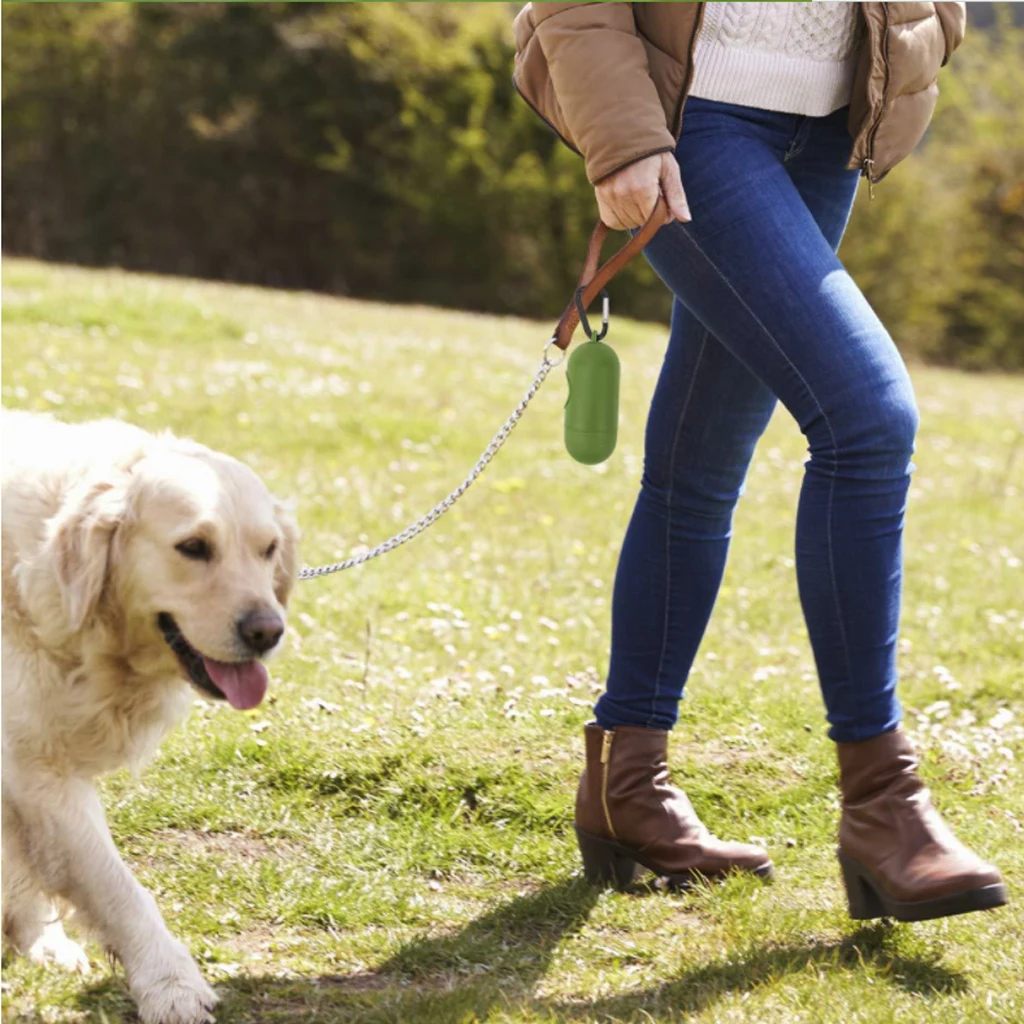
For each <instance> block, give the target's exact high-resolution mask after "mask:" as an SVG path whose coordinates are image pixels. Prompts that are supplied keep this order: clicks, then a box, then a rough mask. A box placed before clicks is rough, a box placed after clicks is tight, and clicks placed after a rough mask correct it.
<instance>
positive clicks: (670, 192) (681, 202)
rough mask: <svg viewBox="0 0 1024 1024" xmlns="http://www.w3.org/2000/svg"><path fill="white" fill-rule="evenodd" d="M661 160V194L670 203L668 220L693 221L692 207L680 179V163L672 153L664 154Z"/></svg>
mask: <svg viewBox="0 0 1024 1024" xmlns="http://www.w3.org/2000/svg"><path fill="white" fill-rule="evenodd" d="M661 156H662V160H661V192H662V195H664V197H665V201H666V202H667V203H668V210H669V215H668V218H667V220H678V221H683V222H684V223H685V222H686V221H689V220H692V219H693V218H692V217H691V216H690V206H689V204H688V203H687V201H686V193H685V192H684V191H683V182H682V179H681V178H680V177H679V163H678V161H677V160H676V158H675V156H674V155H673V154H672V153H662V154H661Z"/></svg>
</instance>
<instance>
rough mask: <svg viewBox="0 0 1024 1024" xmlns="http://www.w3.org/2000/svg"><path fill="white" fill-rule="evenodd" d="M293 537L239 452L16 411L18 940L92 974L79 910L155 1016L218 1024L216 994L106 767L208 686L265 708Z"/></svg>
mask: <svg viewBox="0 0 1024 1024" xmlns="http://www.w3.org/2000/svg"><path fill="white" fill-rule="evenodd" d="M296 544H297V531H296V528H295V526H294V524H293V521H292V519H291V518H290V516H289V515H288V513H287V512H286V511H285V509H284V508H283V506H282V505H281V504H280V503H279V502H277V501H275V500H274V498H273V497H272V496H271V495H270V494H269V492H268V491H267V489H266V488H265V487H264V485H263V484H262V482H261V481H260V480H259V478H258V477H257V476H256V475H255V474H254V473H253V472H252V471H250V470H249V469H247V468H246V467H245V466H243V465H242V464H241V463H239V462H237V461H235V460H234V459H232V458H229V457H228V456H226V455H221V454H219V453H217V452H213V451H211V450H210V449H208V448H204V447H202V446H201V445H198V444H194V443H192V442H190V441H183V440H179V439H177V438H174V437H172V436H170V435H162V436H158V437H157V436H153V435H151V434H148V433H146V432H144V431H142V430H139V429H137V428H135V427H131V426H128V425H126V424H123V423H117V422H113V421H101V422H97V423H88V424H80V425H68V424H64V423H60V422H57V421H56V420H53V419H50V418H49V417H44V416H38V415H33V414H29V413H21V412H7V411H5V412H4V413H3V665H2V668H3V776H2V779H3V782H2V789H3V935H4V942H5V945H6V946H7V947H9V948H11V947H12V948H13V949H14V950H16V951H19V952H22V953H25V954H27V955H29V956H32V957H35V958H39V959H54V960H57V961H59V962H60V963H62V964H64V965H66V966H68V967H71V968H79V969H84V968H85V967H86V966H87V963H88V961H87V960H86V958H85V955H84V953H83V951H82V950H81V948H80V947H79V946H78V945H77V944H76V943H73V942H72V941H71V940H70V939H68V938H67V936H66V935H65V934H64V931H63V928H62V926H61V923H60V916H59V913H58V910H57V905H58V904H60V905H64V904H70V906H71V907H72V908H73V909H74V911H75V914H76V918H77V917H80V918H81V919H82V920H83V921H84V923H85V924H86V925H87V926H88V927H90V928H92V929H94V930H95V931H96V932H97V933H98V935H99V937H100V939H101V940H102V941H103V942H104V943H105V944H106V945H107V947H108V948H109V949H110V950H112V951H113V953H114V954H116V956H117V957H119V958H120V960H121V961H122V963H123V964H124V967H125V971H126V974H127V979H128V984H129V987H130V990H131V992H132V995H133V997H134V998H135V1000H136V1002H137V1004H138V1008H139V1014H140V1017H141V1019H142V1021H143V1022H144V1024H198V1022H202V1021H207V1020H210V1019H212V1018H211V1016H210V1010H211V1008H212V1007H213V1005H214V1003H215V1002H216V996H215V994H214V992H213V990H212V989H211V988H210V987H209V986H208V985H207V984H206V982H205V981H204V980H203V978H202V976H201V975H200V973H199V970H198V968H197V967H196V965H195V963H194V961H193V960H192V958H191V956H190V955H189V954H188V952H187V951H186V949H185V947H184V946H183V945H182V944H181V943H179V942H178V941H177V940H175V939H174V938H173V937H172V936H171V934H170V932H169V931H168V929H167V926H166V925H165V924H164V922H163V919H162V918H161V916H160V912H159V911H158V910H157V907H156V904H155V902H154V900H153V898H152V896H150V894H149V893H148V892H146V891H145V890H144V889H143V888H142V886H140V885H139V883H138V882H137V881H136V880H135V879H134V877H133V876H132V874H131V872H130V871H129V870H128V868H127V866H126V865H125V864H124V862H123V861H122V860H121V858H120V856H119V855H118V853H117V850H116V849H115V847H114V843H113V841H112V840H111V837H110V833H109V831H108V829H107V825H106V822H105V819H104V815H103V809H102V807H101V805H100V801H99V797H98V795H97V792H96V789H95V788H94V785H93V779H94V778H95V777H96V776H98V775H100V774H102V773H104V772H108V771H111V770H113V769H116V768H118V767H121V766H122V765H129V766H138V765H139V764H140V763H142V762H143V761H144V760H145V758H146V757H147V756H148V755H149V754H151V753H152V752H153V750H154V749H155V747H156V745H157V744H158V742H159V741H160V739H161V737H163V735H164V734H165V733H166V732H167V731H168V730H169V729H170V728H171V727H172V726H174V725H175V724H176V723H177V722H178V721H180V720H181V718H183V717H184V715H185V714H186V713H187V711H188V709H189V707H190V705H191V703H192V696H193V688H195V689H199V690H201V691H204V692H205V693H206V694H208V695H210V696H213V697H226V698H227V699H228V700H229V701H230V703H231V704H232V705H233V706H235V707H239V708H246V707H252V706H255V705H256V704H258V703H259V702H260V700H261V699H262V698H263V695H264V693H265V691H266V686H267V679H268V677H267V672H266V669H265V668H264V666H263V664H262V662H261V660H260V659H261V658H264V657H266V656H269V655H270V654H272V653H273V652H274V651H275V650H276V649H277V648H278V647H279V646H280V641H281V638H282V637H283V633H284V614H285V605H286V603H287V599H288V594H289V591H290V589H291V585H292V582H293V580H294V577H295V567H296ZM189 684H191V687H190V685H189ZM55 901H57V903H55Z"/></svg>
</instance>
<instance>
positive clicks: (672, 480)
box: [647, 327, 711, 729]
mask: <svg viewBox="0 0 1024 1024" xmlns="http://www.w3.org/2000/svg"><path fill="white" fill-rule="evenodd" d="M710 333H711V332H710V331H708V329H707V328H706V327H705V328H704V333H703V335H701V339H700V349H699V351H698V352H697V359H696V361H695V363H694V365H693V376H692V377H691V378H690V387H689V389H688V390H687V392H686V398H685V399H684V400H683V408H682V411H681V412H680V413H679V419H678V421H677V422H676V433H675V437H673V439H672V452H671V454H670V455H669V459H668V474H669V476H668V480H669V483H668V525H667V526H666V528H665V627H664V631H663V632H662V636H661V654H660V655H659V656H658V670H657V672H655V673H654V693H653V694H652V695H651V713H650V715H649V716H648V719H647V728H648V729H650V728H651V727H652V723H653V722H654V718H655V715H656V714H657V705H658V698H659V697H660V696H661V672H662V669H663V668H664V666H665V653H666V651H667V650H668V629H669V612H670V611H671V608H672V502H673V499H674V498H675V486H676V474H675V466H676V451H677V450H678V448H679V437H680V435H681V434H682V432H683V421H684V420H685V419H686V414H687V412H689V409H690V399H692V398H693V391H694V387H695V386H696V383H697V376H698V374H699V373H700V364H701V361H702V360H703V359H704V350H705V349H706V348H707V344H708V337H709V335H710Z"/></svg>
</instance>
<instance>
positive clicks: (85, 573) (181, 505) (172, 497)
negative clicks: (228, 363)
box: [47, 439, 298, 709]
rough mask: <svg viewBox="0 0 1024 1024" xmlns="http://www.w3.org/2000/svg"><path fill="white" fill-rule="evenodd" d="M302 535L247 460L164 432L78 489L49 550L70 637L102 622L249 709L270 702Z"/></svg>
mask: <svg viewBox="0 0 1024 1024" xmlns="http://www.w3.org/2000/svg"><path fill="white" fill-rule="evenodd" d="M297 539H298V533H297V530H296V527H295V524H294V521H293V520H292V518H291V516H290V514H289V513H288V511H287V510H286V509H285V508H284V506H283V505H282V504H281V503H280V502H278V501H276V500H275V499H274V498H273V496H272V495H271V494H270V493H269V491H268V490H267V489H266V487H265V486H264V485H263V483H262V482H261V481H260V479H259V478H258V477H257V476H256V474H255V473H253V472H252V471H251V470H249V469H248V468H247V467H245V466H244V465H242V464H241V463H240V462H237V461H236V460H234V459H232V458H229V457H228V456H225V455H221V454H218V453H216V452H213V451H210V450H209V449H207V448H203V447H201V446H200V445H193V444H191V443H189V442H183V441H177V440H173V439H160V440H159V441H158V442H157V443H155V444H154V445H153V447H152V448H150V449H149V450H147V451H146V452H144V453H143V454H142V455H141V456H140V457H139V458H137V459H136V460H135V461H134V462H132V463H131V464H130V465H127V466H125V467H122V468H120V469H116V470H113V471H112V472H111V473H110V474H109V476H107V477H105V478H104V479H101V480H92V481H88V482H86V483H84V484H83V485H82V486H81V488H80V490H79V492H78V493H76V494H73V495H71V496H70V497H69V500H68V502H67V503H66V505H65V509H64V511H63V512H62V514H61V515H60V516H58V517H57V518H56V519H55V520H54V521H53V523H52V524H51V534H50V538H49V541H48V545H47V546H48V549H49V552H50V554H51V555H52V559H53V564H54V569H55V576H56V579H57V582H58V585H59V589H60V595H61V600H62V605H63V611H64V614H65V616H66V619H67V624H68V626H69V627H70V630H71V632H78V631H80V630H82V629H84V628H87V627H88V625H89V624H90V622H91V621H93V620H96V621H97V622H99V623H101V624H102V625H103V626H104V627H105V629H106V630H107V632H116V633H117V634H119V635H122V636H125V637H127V638H129V641H128V645H129V646H130V647H131V648H132V649H133V650H134V651H135V652H136V654H137V655H138V654H139V653H140V648H142V649H143V650H142V652H141V656H143V657H144V658H148V659H150V660H152V661H154V662H157V663H159V662H160V661H161V659H162V661H163V662H164V663H176V668H177V670H178V671H180V672H181V673H182V674H183V675H184V676H185V678H187V679H188V681H189V682H191V683H192V684H193V685H194V686H196V687H198V688H199V689H200V690H203V691H205V692H206V693H207V694H210V695H212V696H214V697H219V698H226V699H227V700H228V701H229V702H230V703H231V705H232V706H233V707H236V708H240V709H244V708H250V707H255V706H256V705H257V704H259V703H260V701H261V700H262V699H263V696H264V694H265V693H266V688H267V681H268V678H267V671H266V669H265V667H264V666H263V664H262V659H264V658H267V657H269V656H270V655H271V654H273V653H274V652H275V651H276V650H277V649H278V647H279V645H280V642H281V640H282V638H283V636H284V629H285V608H286V606H287V602H288V595H289V592H290V590H291V587H292V583H293V582H294V579H295V569H296V559H297V552H296V547H297Z"/></svg>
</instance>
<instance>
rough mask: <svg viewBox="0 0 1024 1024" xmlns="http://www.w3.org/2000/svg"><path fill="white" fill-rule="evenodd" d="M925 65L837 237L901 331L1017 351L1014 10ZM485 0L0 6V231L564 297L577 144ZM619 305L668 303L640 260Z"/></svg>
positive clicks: (73, 251) (94, 259)
mask: <svg viewBox="0 0 1024 1024" xmlns="http://www.w3.org/2000/svg"><path fill="white" fill-rule="evenodd" d="M971 7H972V8H982V7H983V8H985V9H986V13H985V18H986V19H987V20H989V21H991V22H992V23H993V26H992V27H991V28H978V29H976V30H975V31H973V32H971V31H970V29H969V38H968V42H967V43H966V44H965V46H964V47H963V48H962V49H961V51H960V52H958V53H957V54H956V56H955V57H954V59H953V61H952V62H951V64H950V66H949V67H948V68H946V69H945V70H944V71H943V73H942V77H941V80H940V84H941V89H942V94H941V98H940V108H939V112H938V115H937V117H936V120H935V122H934V124H933V127H932V128H931V129H930V131H929V134H928V136H927V137H926V139H925V142H924V143H923V144H922V146H921V147H920V148H919V150H918V152H917V153H915V154H914V156H913V157H911V158H910V159H909V160H908V161H907V162H906V163H905V164H903V165H901V166H900V167H898V168H897V169H896V170H895V171H894V172H893V173H892V174H891V175H889V176H888V177H887V178H886V179H885V181H884V182H882V183H881V184H880V185H879V186H878V187H877V188H876V190H875V191H876V198H875V199H874V201H873V202H866V201H865V200H866V197H862V199H861V201H860V202H859V203H858V208H857V210H856V211H855V213H854V218H853V222H852V224H851V228H850V232H849V235H848V237H847V240H846V241H845V242H844V245H843V257H844V259H845V261H846V262H847V264H848V266H849V267H850V269H851V271H852V272H853V273H854V275H855V276H856V278H857V279H858V281H859V282H860V284H861V286H862V287H863V288H864V289H865V291H866V293H867V295H868V298H869V299H870V301H871V302H872V304H873V305H874V306H875V308H876V309H877V310H878V311H879V313H880V315H881V316H882V318H883V320H884V321H885V322H886V324H887V325H888V326H889V327H890V329H891V331H892V333H893V335H894V337H895V338H896V339H897V342H898V343H899V344H900V345H901V347H902V348H903V349H904V350H905V351H907V352H909V353H911V354H914V355H917V356H920V357H922V358H926V359H930V360H933V361H938V362H943V363H948V364H954V365H960V366H964V367H969V368H976V369H981V368H1002V369H1017V370H1021V369H1024V287H1022V284H1024V119H1022V118H1021V117H1020V103H1021V101H1022V99H1024V29H1022V28H1021V27H1019V26H1017V25H1014V24H1013V14H1014V13H1015V12H1013V11H1012V10H1011V8H1012V5H1009V4H1004V5H1000V4H985V5H982V4H973V5H971ZM515 10H516V5H512V4H505V3H498V4H488V3H426V4H422V3H410V4H404V3H385V4H376V3H349V4H319V3H199V4H195V3H159V4H148V3H144V4H118V3H98V4H93V3H90V4H75V3H56V4H33V3H5V4H3V5H2V17H3V31H4V36H5V40H4V41H5V45H4V47H3V149H4V160H3V172H2V184H3V244H4V249H5V251H6V252H9V253H12V254H25V255H32V256H37V257H40V258H43V259H48V260H57V261H66V262H73V263H82V264H89V265H100V266H103V265H118V266H123V267H127V268H132V269H143V270H151V271H157V272H164V273H172V274H186V275H192V276H198V277H208V278H216V279H221V280H227V281H240V282H242V281H244V282H250V283H256V284H264V285H269V286H274V287H283V288H303V289H313V290H322V291H327V292H333V293H338V294H346V295H353V296H359V297H366V298H375V299H382V300H390V301H401V302H421V303H430V304H436V305H444V306H452V307H458V308H463V309H475V310H485V311H492V312H498V313H516V314H521V315H527V316H551V315H553V314H555V313H556V312H557V311H558V310H559V309H560V308H561V306H562V305H564V303H565V301H566V298H567V296H568V295H570V294H571V291H572V288H573V285H574V281H575V275H576V273H577V272H578V269H579V261H580V258H581V255H582V253H583V250H584V247H585V245H586V239H587V236H588V234H589V231H590V228H591V226H592V224H593V220H594V217H595V215H596V210H595V205H594V200H593V192H592V190H591V189H590V187H589V186H588V184H587V181H586V178H585V176H584V174H583V168H582V164H581V161H580V160H579V158H578V157H576V156H575V155H574V154H572V153H571V152H569V151H568V150H567V149H566V148H565V147H564V146H563V145H562V144H561V143H560V142H558V140H557V139H556V138H555V137H554V136H553V134H552V133H551V132H550V130H549V129H548V128H547V127H546V126H545V125H544V124H543V123H541V122H540V121H539V120H538V119H537V118H536V116H535V115H534V114H533V113H532V112H531V111H530V110H529V109H528V108H527V107H526V105H525V104H524V103H523V102H522V101H521V100H520V99H519V97H518V96H516V94H515V91H514V89H513V87H512V82H511V67H512V40H511V19H512V16H513V15H514V13H515ZM615 293H616V294H615V304H616V309H617V310H618V311H620V312H624V313H629V314H631V315H633V316H637V317H643V318H660V317H664V316H666V315H667V311H668V297H667V295H666V293H665V290H664V289H663V287H662V286H661V285H660V283H659V282H658V281H657V280H656V279H655V277H654V275H653V273H652V272H651V271H650V269H649V268H648V267H647V266H646V264H644V263H643V262H642V261H636V262H635V263H634V265H633V266H632V267H630V268H629V270H628V271H627V272H626V273H625V274H624V275H623V276H622V278H620V279H619V281H617V282H616V286H615Z"/></svg>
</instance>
